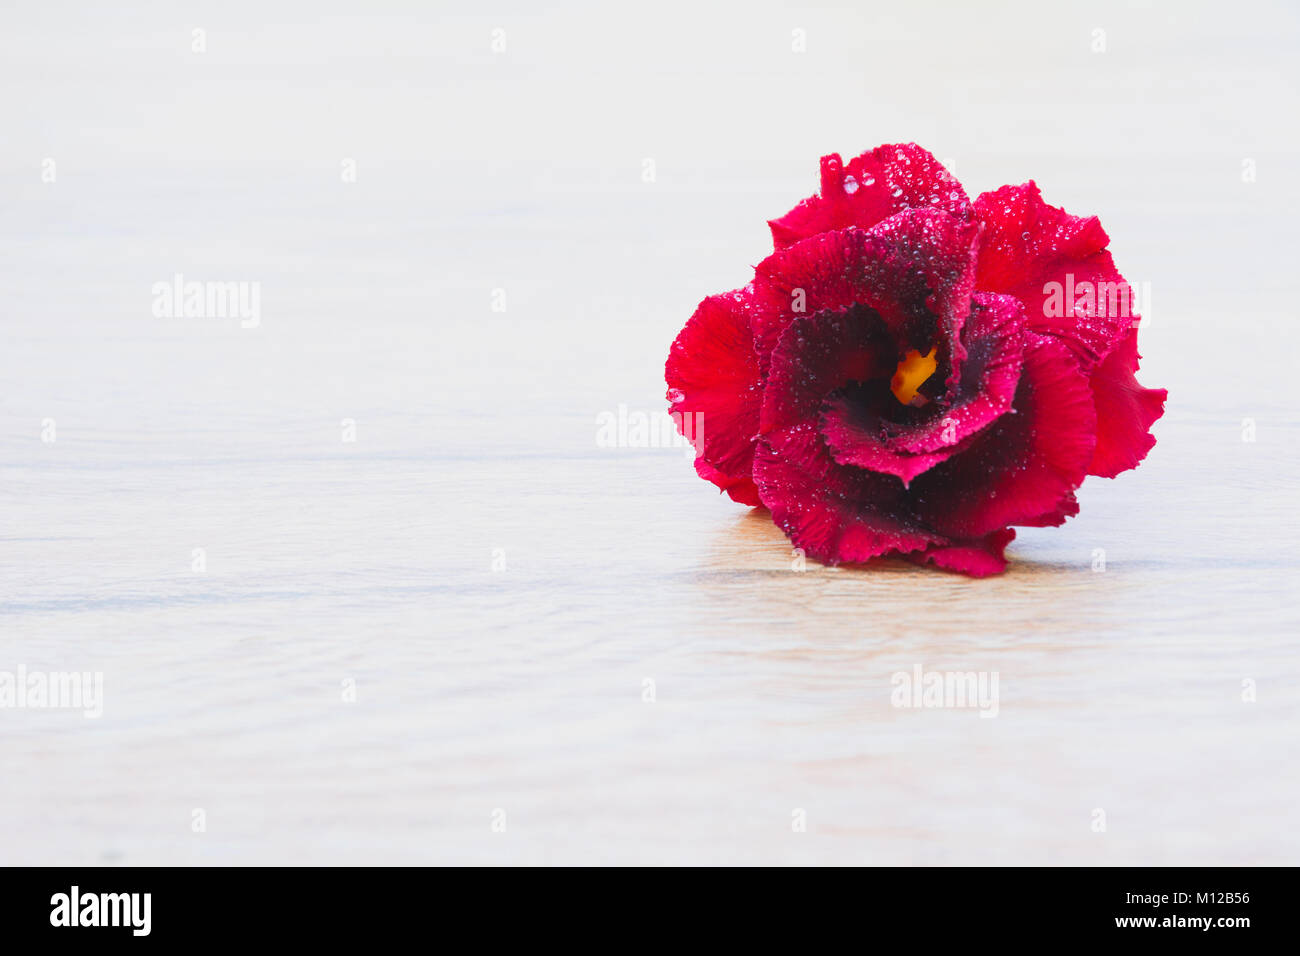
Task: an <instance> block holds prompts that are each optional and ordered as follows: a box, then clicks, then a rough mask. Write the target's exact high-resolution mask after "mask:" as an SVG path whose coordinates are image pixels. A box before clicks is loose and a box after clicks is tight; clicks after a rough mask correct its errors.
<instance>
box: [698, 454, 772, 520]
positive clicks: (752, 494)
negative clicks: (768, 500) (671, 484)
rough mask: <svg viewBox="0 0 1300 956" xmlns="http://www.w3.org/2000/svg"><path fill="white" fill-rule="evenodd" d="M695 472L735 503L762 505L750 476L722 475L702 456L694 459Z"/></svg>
mask: <svg viewBox="0 0 1300 956" xmlns="http://www.w3.org/2000/svg"><path fill="white" fill-rule="evenodd" d="M695 473H696V474H697V475H699V476H700V477H701V478H703V479H704V480H706V481H711V482H713V483H714V484H715V485H717V486H718V488H719V489H721V490H722V491H725V492H726V493H727V495H728V496H730V498H731V500H732V501H734V502H736V504H741V505H749V506H750V507H751V508H761V507H763V502H762V501H760V500H759V497H758V489H757V488H756V487H755V486H754V480H753V479H752V478H750V477H748V476H745V477H743V478H737V477H732V476H730V475H724V474H723V473H722V472H720V471H718V469H716V468H714V467H713V466H712V465H710V464H709V463H708V462H707V461H705V460H704V459H703V458H696V459H695Z"/></svg>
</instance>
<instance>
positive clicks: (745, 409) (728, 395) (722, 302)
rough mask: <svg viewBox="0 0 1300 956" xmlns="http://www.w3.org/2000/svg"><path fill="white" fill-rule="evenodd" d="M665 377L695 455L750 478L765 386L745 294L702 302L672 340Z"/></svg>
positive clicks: (680, 428) (680, 426) (726, 471)
mask: <svg viewBox="0 0 1300 956" xmlns="http://www.w3.org/2000/svg"><path fill="white" fill-rule="evenodd" d="M664 377H665V379H666V380H667V382H668V401H669V403H670V404H669V411H670V412H671V413H672V415H673V417H674V418H675V419H676V420H677V426H678V431H680V432H681V433H682V434H683V435H685V436H686V437H687V438H689V439H691V441H692V442H693V443H694V444H695V448H696V456H697V457H702V458H703V459H704V460H705V461H706V462H707V463H708V464H709V465H711V466H712V467H713V469H714V470H716V471H718V472H719V473H721V474H722V475H723V476H724V477H726V478H728V479H733V478H744V479H748V478H749V477H750V474H751V472H752V470H753V461H754V437H755V435H756V434H757V433H758V412H759V408H760V406H761V403H762V398H763V382H762V378H761V377H760V375H759V369H758V356H757V355H756V354H755V352H754V337H753V333H752V332H751V331H750V323H749V318H748V316H747V315H746V310H745V300H744V297H743V295H742V294H741V293H739V292H731V293H727V294H725V295H715V296H711V297H709V298H707V299H705V300H704V301H703V302H701V303H700V305H699V308H697V309H696V310H695V314H694V315H692V316H691V318H690V321H689V322H687V323H686V327H685V328H684V329H682V331H681V334H680V335H678V336H677V340H676V341H675V342H673V347H672V350H671V351H670V352H669V353H668V363H667V365H666V366H665V369H664ZM705 477H707V476H705ZM710 480H713V479H712V478H710ZM714 483H715V484H719V483H718V482H716V481H715V482H714ZM719 487H722V488H724V490H725V489H726V488H728V486H727V485H722V484H719Z"/></svg>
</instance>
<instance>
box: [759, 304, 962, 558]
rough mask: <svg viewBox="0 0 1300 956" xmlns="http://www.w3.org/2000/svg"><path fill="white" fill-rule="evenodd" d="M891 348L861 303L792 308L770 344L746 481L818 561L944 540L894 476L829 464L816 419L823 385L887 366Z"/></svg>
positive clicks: (828, 387) (827, 388)
mask: <svg viewBox="0 0 1300 956" xmlns="http://www.w3.org/2000/svg"><path fill="white" fill-rule="evenodd" d="M893 354H894V352H893V344H892V342H891V341H890V338H889V335H888V331H887V329H886V327H885V324H884V322H883V321H882V320H881V318H880V317H879V315H877V314H876V313H875V312H874V311H872V310H871V309H868V308H866V307H865V306H854V307H852V308H850V309H848V310H846V311H843V312H820V313H817V314H816V315H810V316H800V317H799V318H797V319H796V320H795V321H794V322H793V323H791V325H790V327H789V328H788V329H786V331H785V334H783V335H782V336H781V341H780V342H779V343H778V345H777V347H776V349H775V350H774V351H773V353H772V364H771V368H770V371H769V374H768V380H767V387H766V389H765V391H764V395H763V408H762V412H761V414H760V417H759V421H760V431H761V432H762V435H763V438H762V440H761V441H760V443H759V449H758V453H757V454H756V456H755V458H754V483H755V484H756V485H757V486H758V494H759V498H760V499H761V500H762V502H763V504H764V505H766V506H767V507H768V508H769V509H770V510H771V512H772V520H773V521H775V522H776V523H777V525H778V526H779V527H780V528H781V529H782V530H783V531H785V533H786V534H787V535H789V536H790V539H791V540H792V541H793V542H794V543H795V545H796V546H798V547H800V548H803V549H804V551H805V553H807V554H808V555H810V556H812V557H814V558H816V559H817V560H819V561H826V562H829V563H831V564H835V563H838V562H840V561H865V560H867V559H868V558H872V557H875V556H876V555H880V554H884V553H886V552H888V551H892V550H900V551H912V550H915V549H917V548H921V547H925V546H926V545H929V544H934V543H944V539H943V538H942V537H940V536H938V535H936V534H933V533H931V532H929V531H927V530H926V529H924V528H923V527H921V525H920V523H919V522H917V521H916V520H915V519H914V518H913V517H912V516H911V515H910V514H909V513H908V510H907V507H906V502H905V501H904V498H903V486H902V484H901V483H900V482H899V481H898V480H897V479H896V478H893V477H890V476H888V475H882V474H875V473H872V472H868V471H864V470H862V469H860V468H853V467H846V466H843V465H839V464H837V463H836V462H835V460H834V459H833V458H832V457H831V455H830V451H829V449H827V447H826V444H825V442H824V441H823V439H822V437H821V435H820V434H819V433H818V432H817V430H816V427H815V415H816V413H817V410H818V409H819V408H820V407H821V405H822V403H823V401H824V400H825V398H826V396H827V395H828V394H830V393H831V392H832V391H834V390H836V389H838V388H842V387H843V386H845V385H847V384H849V383H851V382H860V381H867V380H870V379H872V378H876V377H878V376H879V375H881V374H883V372H884V371H886V370H892V367H893V358H892V356H893Z"/></svg>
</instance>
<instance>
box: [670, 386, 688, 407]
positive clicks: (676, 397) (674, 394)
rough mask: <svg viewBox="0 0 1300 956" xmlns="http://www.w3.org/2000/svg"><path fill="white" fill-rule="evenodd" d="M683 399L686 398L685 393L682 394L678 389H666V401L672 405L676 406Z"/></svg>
mask: <svg viewBox="0 0 1300 956" xmlns="http://www.w3.org/2000/svg"><path fill="white" fill-rule="evenodd" d="M685 397H686V393H685V392H683V391H682V390H681V389H680V388H670V389H668V401H670V402H672V403H673V404H674V405H676V404H677V403H678V402H680V401H681V400H682V399H683V398H685Z"/></svg>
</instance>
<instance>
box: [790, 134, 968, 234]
mask: <svg viewBox="0 0 1300 956" xmlns="http://www.w3.org/2000/svg"><path fill="white" fill-rule="evenodd" d="M924 207H935V208H938V209H941V210H943V211H944V212H948V213H951V214H952V215H955V216H957V217H959V218H967V217H969V216H970V214H971V208H970V199H969V198H967V196H966V192H965V190H963V189H962V188H961V184H960V183H958V182H957V180H956V179H954V178H953V176H952V174H951V173H949V172H948V170H946V169H944V168H943V165H942V164H941V163H940V162H939V161H938V160H937V159H935V158H934V156H932V155H931V154H930V153H929V152H928V151H927V150H924V149H922V148H921V147H920V146H917V145H916V144H915V143H900V144H897V145H890V146H877V147H876V148H875V149H873V150H871V151H870V152H867V153H863V154H862V155H861V156H859V157H858V158H857V159H854V160H851V161H850V162H849V164H848V168H847V169H846V168H845V167H844V162H843V160H842V159H841V158H840V154H839V153H831V154H830V155H829V156H823V157H822V161H821V193H820V195H816V196H812V197H810V198H808V199H805V200H803V201H801V202H800V203H799V205H797V206H795V207H794V209H792V210H790V211H789V212H788V213H786V214H785V215H784V216H782V217H781V218H780V219H773V220H771V221H769V222H768V226H769V227H771V229H772V241H773V243H774V244H775V246H776V248H777V249H784V248H785V247H786V246H790V245H793V244H794V243H796V242H799V241H800V240H802V239H807V238H808V237H810V236H815V235H817V234H819V233H823V232H829V231H831V230H835V229H847V228H848V227H850V226H857V227H859V228H862V229H866V228H868V227H870V226H874V225H875V224H876V223H878V222H880V221H881V220H883V219H888V218H889V217H890V216H892V215H894V214H895V213H897V212H901V211H902V210H904V209H912V208H924Z"/></svg>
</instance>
